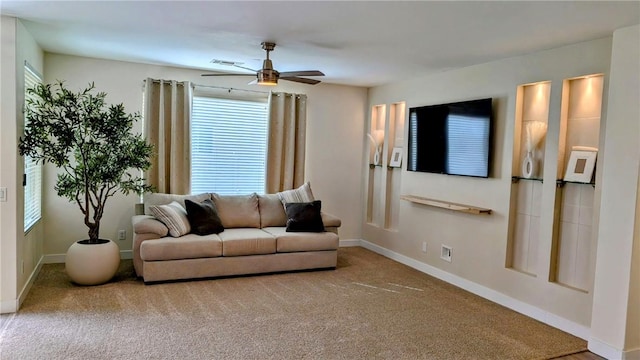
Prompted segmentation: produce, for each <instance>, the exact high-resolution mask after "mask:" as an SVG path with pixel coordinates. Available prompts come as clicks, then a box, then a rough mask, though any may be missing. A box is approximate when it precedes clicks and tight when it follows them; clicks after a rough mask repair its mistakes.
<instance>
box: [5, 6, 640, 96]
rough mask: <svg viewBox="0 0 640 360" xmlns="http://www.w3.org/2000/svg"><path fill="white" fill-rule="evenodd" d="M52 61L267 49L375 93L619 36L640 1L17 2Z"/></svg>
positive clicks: (286, 63)
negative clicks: (59, 56)
mask: <svg viewBox="0 0 640 360" xmlns="http://www.w3.org/2000/svg"><path fill="white" fill-rule="evenodd" d="M0 12H1V13H2V15H11V16H16V17H18V18H21V19H23V20H24V21H23V23H24V24H25V26H26V27H27V29H28V30H29V32H30V33H31V34H32V35H33V36H34V38H35V39H36V41H37V42H38V43H39V44H40V46H41V47H42V48H43V49H44V50H45V51H49V52H55V53H63V54H72V55H79V56H88V57H96V58H104V59H114V60H123V61H133V62H141V63H151V64H161V65H172V66H179V67H187V68H195V69H202V70H207V71H211V70H214V71H224V72H238V71H236V70H237V69H234V68H232V67H228V66H220V65H218V66H216V65H213V64H210V63H209V62H210V60H211V59H214V58H215V59H221V60H230V61H239V62H243V63H244V64H243V66H246V67H249V68H252V69H258V68H260V67H261V60H262V59H263V58H264V51H263V50H262V49H261V48H260V43H261V42H262V41H273V42H276V43H277V46H276V49H275V51H274V52H272V53H271V59H272V61H273V64H274V67H275V68H276V69H277V70H279V71H281V72H282V71H294V70H316V69H317V70H321V71H323V72H324V73H325V74H326V76H325V77H324V78H322V79H321V80H322V81H324V82H328V83H335V84H347V85H356V86H375V85H380V84H384V83H388V82H391V81H397V80H401V79H405V78H409V77H412V76H416V75H423V74H429V73H434V72H440V71H445V70H448V69H454V68H460V67H465V66H469V65H473V64H478V63H483V62H488V61H492V60H495V59H500V58H507V57H512V56H517V55H521V54H526V53H531V52H535V51H539V50H543V49H550V48H554V47H558V46H562V45H566V44H571V43H576V42H580V41H586V40H591V39H597V38H601V37H606V36H610V35H611V34H612V32H613V31H614V30H615V29H618V28H621V27H625V26H629V25H634V24H638V23H640V2H638V1H628V2H613V1H603V2H582V1H568V2H560V1H552V2H537V1H512V2H504V1H502V2H501V1H497V2H487V1H471V2H468V1H464V2H463V1H444V2H431V1H422V2H417V1H411V2H404V1H403V2H400V1H387V2H372V1H334V2H329V1H314V2H294V1H280V2H272V1H257V2H246V1H234V2H232V1H83V2H81V1H24V0H20V1H11V0H0Z"/></svg>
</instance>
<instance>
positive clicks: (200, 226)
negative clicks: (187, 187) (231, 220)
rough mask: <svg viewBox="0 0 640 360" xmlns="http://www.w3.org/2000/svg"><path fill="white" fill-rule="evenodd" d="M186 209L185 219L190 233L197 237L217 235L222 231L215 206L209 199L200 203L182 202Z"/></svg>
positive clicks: (222, 227)
mask: <svg viewBox="0 0 640 360" xmlns="http://www.w3.org/2000/svg"><path fill="white" fill-rule="evenodd" d="M184 204H185V205H186V207H187V219H189V224H191V232H192V233H194V234H198V235H209V234H219V233H221V232H223V231H224V226H222V221H221V220H220V216H218V210H217V209H216V205H215V204H214V203H213V201H212V200H211V199H205V200H204V201H202V202H201V203H196V202H193V201H191V200H189V199H185V200H184Z"/></svg>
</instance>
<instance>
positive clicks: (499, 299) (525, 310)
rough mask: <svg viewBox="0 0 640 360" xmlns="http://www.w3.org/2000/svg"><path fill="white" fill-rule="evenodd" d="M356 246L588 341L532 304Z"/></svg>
mask: <svg viewBox="0 0 640 360" xmlns="http://www.w3.org/2000/svg"><path fill="white" fill-rule="evenodd" d="M360 246H362V247H364V248H365V249H368V250H371V251H373V252H376V253H378V254H380V255H383V256H386V257H388V258H390V259H392V260H395V261H397V262H399V263H402V264H404V265H407V266H409V267H412V268H414V269H416V270H418V271H421V272H423V273H425V274H427V275H431V276H433V277H435V278H438V279H440V280H443V281H446V282H448V283H450V284H452V285H455V286H457V287H459V288H461V289H464V290H466V291H469V292H471V293H473V294H476V295H478V296H481V297H483V298H485V299H487V300H490V301H493V302H494V303H497V304H500V305H502V306H504V307H507V308H509V309H511V310H514V311H516V312H519V313H521V314H523V315H526V316H528V317H530V318H533V319H536V320H538V321H540V322H543V323H545V324H547V325H550V326H553V327H555V328H557V329H560V330H562V331H565V332H568V333H569V334H571V335H574V336H577V337H579V338H581V339H584V340H587V339H588V338H589V334H590V331H591V330H590V329H589V328H588V327H586V326H583V325H580V324H578V323H575V322H573V321H570V320H567V319H565V318H563V317H560V316H557V315H555V314H552V313H550V312H548V311H545V310H542V309H540V308H538V307H535V306H533V305H530V304H527V303H525V302H522V301H520V300H517V299H514V298H512V297H509V296H507V295H505V294H503V293H500V292H498V291H495V290H493V289H490V288H488V287H485V286H482V285H479V284H476V283H474V282H472V281H469V280H467V279H464V278H462V277H459V276H457V275H454V274H451V273H448V272H446V271H444V270H441V269H438V268H436V267H434V266H431V265H427V264H425V263H423V262H420V261H418V260H415V259H412V258H410V257H408V256H405V255H402V254H399V253H396V252H394V251H391V250H389V249H386V248H384V247H382V246H379V245H376V244H373V243H371V242H368V241H366V240H361V241H360Z"/></svg>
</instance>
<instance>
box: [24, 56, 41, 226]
mask: <svg viewBox="0 0 640 360" xmlns="http://www.w3.org/2000/svg"><path fill="white" fill-rule="evenodd" d="M42 79H43V77H42V75H41V74H40V73H39V72H38V71H37V70H36V69H34V68H33V67H32V66H31V65H30V64H29V63H28V62H26V61H25V62H24V98H23V117H24V127H25V128H26V126H27V119H26V106H27V99H28V98H29V97H31V96H29V95H28V94H27V89H29V88H32V87H33V86H35V85H37V84H41V83H42V81H43V80H42ZM23 132H24V130H23ZM42 181H43V166H42V164H39V163H38V162H37V161H34V160H32V159H31V158H30V157H29V156H24V158H23V180H22V186H23V209H22V216H23V230H24V233H25V234H27V233H28V232H29V231H31V229H33V227H34V226H35V225H36V224H37V223H38V222H39V221H40V220H41V219H42V198H43V196H42ZM32 187H35V190H32ZM34 197H35V198H34ZM32 198H33V199H32ZM32 202H35V203H32Z"/></svg>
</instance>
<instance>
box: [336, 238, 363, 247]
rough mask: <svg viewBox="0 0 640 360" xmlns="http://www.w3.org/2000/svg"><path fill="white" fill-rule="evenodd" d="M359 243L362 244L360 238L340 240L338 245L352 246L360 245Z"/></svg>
mask: <svg viewBox="0 0 640 360" xmlns="http://www.w3.org/2000/svg"><path fill="white" fill-rule="evenodd" d="M361 244H362V240H360V239H346V240H340V247H354V246H360V245H361Z"/></svg>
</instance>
